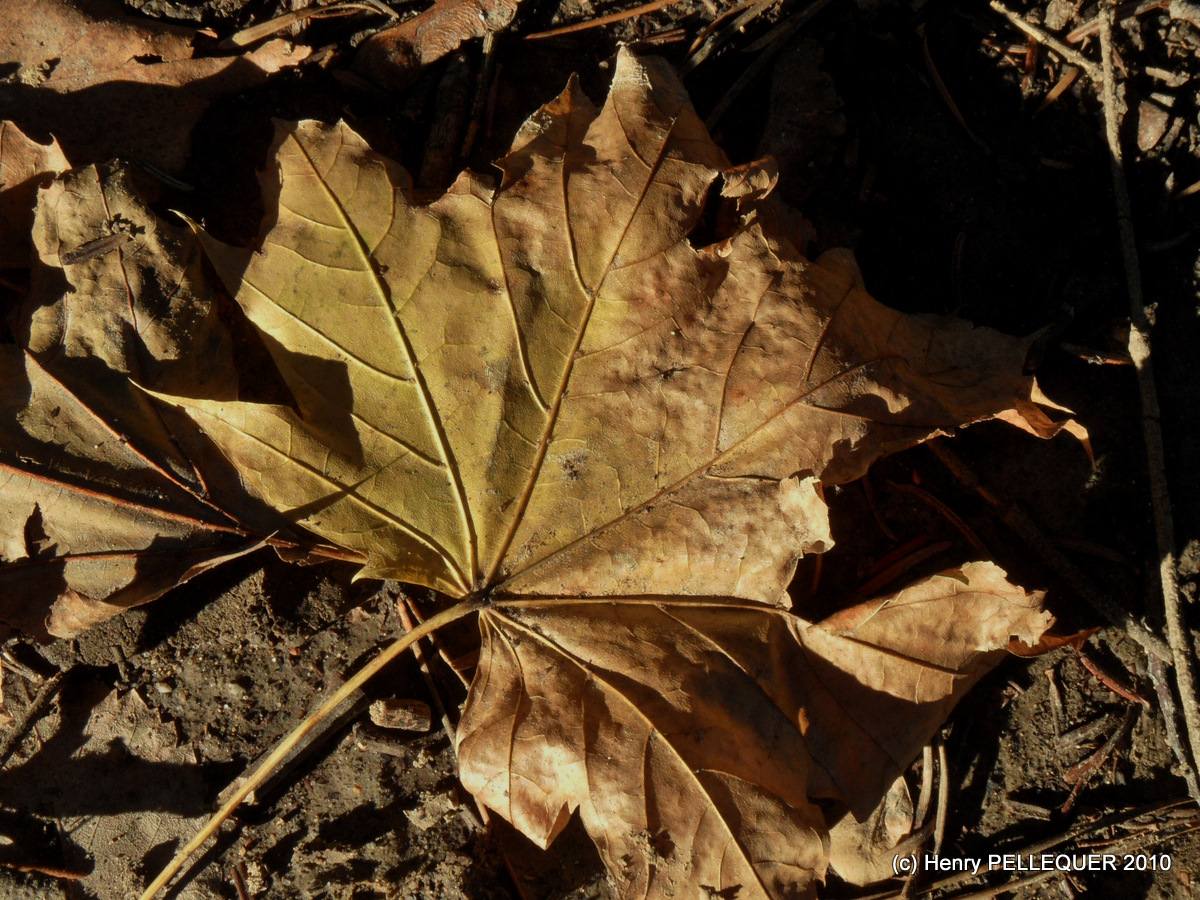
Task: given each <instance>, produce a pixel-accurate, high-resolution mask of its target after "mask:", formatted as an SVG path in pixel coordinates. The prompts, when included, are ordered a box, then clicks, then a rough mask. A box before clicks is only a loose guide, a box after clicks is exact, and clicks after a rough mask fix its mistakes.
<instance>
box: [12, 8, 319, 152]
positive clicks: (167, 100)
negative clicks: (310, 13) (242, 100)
mask: <svg viewBox="0 0 1200 900" xmlns="http://www.w3.org/2000/svg"><path fill="white" fill-rule="evenodd" d="M196 39H197V32H196V31H195V30H194V29H191V28H185V27H182V26H177V25H167V24H163V23H160V22H154V21H150V20H148V19H143V18H139V17H135V16H131V15H128V14H127V13H126V12H125V10H124V7H123V6H122V5H121V4H120V3H117V2H113V0H0V58H2V59H4V60H5V61H6V62H15V63H17V64H18V65H19V66H20V68H19V69H18V70H17V72H16V74H15V76H14V77H13V78H11V79H9V80H8V81H7V82H6V83H5V84H3V85H0V105H2V106H3V107H4V109H5V110H6V114H7V115H8V116H9V117H10V118H12V119H14V120H16V121H19V122H20V123H21V124H22V126H23V127H24V128H25V129H26V130H27V131H35V132H50V133H53V134H54V135H55V137H57V138H58V139H59V141H61V142H62V145H63V147H64V148H65V149H66V151H67V154H68V156H69V157H70V159H71V160H72V162H74V163H75V164H76V165H80V164H82V163H85V162H93V161H103V160H107V159H111V158H113V157H117V156H120V157H130V156H134V157H138V158H140V159H143V160H145V161H146V162H149V163H151V164H153V165H155V166H158V167H159V168H161V169H166V170H168V171H177V170H178V169H180V168H182V167H183V164H184V162H185V161H186V159H187V155H188V144H189V136H190V134H191V130H192V126H193V125H194V124H195V122H196V120H197V119H198V118H199V117H200V114H201V113H202V112H203V111H204V109H205V108H206V107H207V106H208V104H209V102H210V101H211V100H213V99H214V98H216V97H218V96H221V95H222V94H227V93H231V92H233V91H241V90H246V89H248V88H251V87H253V86H255V85H257V84H261V83H262V82H263V81H264V80H265V79H266V77H267V75H269V74H271V73H273V72H276V71H278V70H279V69H281V68H283V67H285V66H292V65H296V64H297V63H299V62H300V61H301V60H303V59H304V58H305V57H306V56H307V55H308V53H307V51H306V50H303V49H293V48H291V47H290V46H289V45H288V44H287V43H286V42H284V41H282V40H274V41H270V42H268V43H266V44H264V45H263V46H262V47H259V48H258V49H256V50H254V51H253V52H251V53H247V54H245V55H243V56H220V57H203V56H197V54H196V51H195V49H194V46H193V45H194V43H195V41H196Z"/></svg>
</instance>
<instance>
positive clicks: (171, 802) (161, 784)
mask: <svg viewBox="0 0 1200 900" xmlns="http://www.w3.org/2000/svg"><path fill="white" fill-rule="evenodd" d="M108 691H109V688H108V687H107V685H105V684H104V683H103V682H102V681H99V680H97V679H95V678H94V677H93V673H89V672H88V671H86V669H85V667H77V668H76V669H75V670H74V672H73V673H72V676H71V678H70V679H68V680H67V681H66V682H64V685H63V688H62V690H61V691H60V694H59V700H60V709H61V711H62V724H61V726H60V727H59V729H58V730H57V731H56V732H55V733H54V735H53V736H51V737H50V739H49V740H47V741H46V742H45V743H44V744H43V745H42V747H41V749H40V750H39V751H38V752H37V754H36V755H34V756H33V757H32V758H31V759H30V760H28V761H27V762H24V763H22V764H20V765H15V766H10V767H8V768H7V769H5V770H4V771H3V772H0V793H2V794H3V796H4V798H5V804H6V805H10V806H12V807H14V808H17V809H21V810H25V811H29V812H33V813H38V814H42V815H46V816H56V817H71V816H96V815H114V814H117V813H126V812H151V811H167V812H174V813H178V814H180V815H185V816H197V815H202V814H205V813H207V812H208V807H207V805H206V804H205V803H204V792H203V779H202V776H201V772H200V769H199V767H198V766H196V765H194V764H182V763H171V762H160V761H157V760H154V759H147V758H143V757H139V756H137V755H135V754H134V753H133V752H132V751H131V749H130V748H129V746H128V745H127V744H126V740H127V737H126V736H123V735H121V734H118V733H114V734H113V736H112V737H111V738H110V739H108V741H107V745H106V749H105V751H104V752H103V753H101V754H95V753H88V754H87V755H86V756H82V757H80V756H78V751H79V749H80V748H81V747H83V746H84V744H85V743H86V742H87V741H88V740H89V735H88V734H87V732H86V730H85V726H86V725H87V722H88V717H89V715H90V714H91V712H92V710H93V708H94V707H95V705H96V703H98V702H99V701H100V700H101V699H103V697H104V696H105V695H107V693H108ZM107 724H108V726H109V727H111V726H112V725H114V724H115V723H107ZM167 749H173V748H167Z"/></svg>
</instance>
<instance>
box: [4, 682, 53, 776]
mask: <svg viewBox="0 0 1200 900" xmlns="http://www.w3.org/2000/svg"><path fill="white" fill-rule="evenodd" d="M62 680H63V673H62V672H57V673H55V674H54V675H52V676H50V677H49V678H47V679H46V681H45V683H43V684H42V686H41V688H40V689H39V690H38V692H37V693H36V694H35V695H34V697H33V700H31V701H30V703H29V705H28V706H27V707H25V709H24V710H22V712H21V717H20V719H19V720H17V721H15V722H13V723H12V725H10V726H9V730H8V733H7V734H5V735H4V737H3V738H0V769H3V768H4V766H5V765H7V764H8V758H9V757H10V756H12V754H13V751H14V750H16V749H17V747H19V746H20V745H21V741H23V740H24V739H25V735H27V734H28V733H29V729H30V728H32V727H33V726H34V725H35V724H36V723H37V720H38V718H39V717H40V716H41V715H42V712H43V711H44V710H45V708H46V707H47V706H48V705H49V703H50V701H51V700H53V699H54V695H55V694H57V693H58V687H59V685H60V684H62Z"/></svg>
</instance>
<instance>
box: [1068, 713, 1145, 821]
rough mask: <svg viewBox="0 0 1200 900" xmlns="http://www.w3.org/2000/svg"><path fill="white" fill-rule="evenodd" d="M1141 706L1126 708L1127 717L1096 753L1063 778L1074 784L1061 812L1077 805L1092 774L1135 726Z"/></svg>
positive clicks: (1071, 769)
mask: <svg viewBox="0 0 1200 900" xmlns="http://www.w3.org/2000/svg"><path fill="white" fill-rule="evenodd" d="M1138 712H1139V708H1138V707H1137V706H1130V707H1129V708H1128V709H1126V710H1125V717H1124V718H1123V719H1122V720H1121V724H1120V726H1118V727H1117V730H1116V731H1114V732H1113V733H1112V734H1111V735H1110V736H1109V738H1108V740H1107V741H1105V742H1104V744H1103V746H1101V747H1100V749H1099V750H1097V751H1096V752H1095V753H1093V754H1092V755H1091V756H1089V757H1088V758H1087V759H1085V760H1084V761H1083V762H1081V763H1079V764H1078V765H1076V766H1073V767H1071V768H1070V769H1069V770H1068V771H1067V772H1066V773H1065V774H1064V775H1063V778H1064V780H1066V781H1067V782H1068V783H1069V784H1072V787H1071V793H1070V794H1069V795H1068V796H1067V801H1066V802H1065V803H1064V804H1063V805H1062V807H1061V808H1060V809H1059V812H1061V813H1063V814H1066V813H1068V812H1070V811H1071V807H1072V806H1074V805H1075V800H1076V798H1077V797H1078V796H1079V792H1080V791H1082V790H1083V789H1084V787H1086V786H1087V783H1088V782H1089V781H1090V780H1091V778H1092V776H1093V775H1095V774H1096V772H1097V771H1098V770H1099V769H1100V767H1101V766H1102V765H1104V762H1105V760H1107V759H1108V758H1109V756H1111V755H1112V753H1113V751H1114V750H1116V749H1117V743H1118V742H1119V741H1120V740H1121V739H1122V738H1123V737H1125V735H1126V734H1127V733H1128V732H1129V729H1130V728H1132V727H1133V723H1134V722H1135V721H1137V716H1138Z"/></svg>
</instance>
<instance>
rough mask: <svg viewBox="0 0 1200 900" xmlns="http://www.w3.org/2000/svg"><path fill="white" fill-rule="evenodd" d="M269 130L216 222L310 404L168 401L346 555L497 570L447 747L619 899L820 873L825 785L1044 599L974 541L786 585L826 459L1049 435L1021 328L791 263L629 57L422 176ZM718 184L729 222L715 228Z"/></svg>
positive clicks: (764, 178) (393, 565)
mask: <svg viewBox="0 0 1200 900" xmlns="http://www.w3.org/2000/svg"><path fill="white" fill-rule="evenodd" d="M273 159H274V162H273V165H272V166H271V167H270V168H269V169H268V171H267V172H266V173H264V175H263V177H262V185H263V192H264V199H265V205H266V208H267V210H268V215H267V220H266V221H265V222H264V226H263V231H262V235H261V250H257V251H254V252H251V251H248V250H243V249H239V248H233V247H228V246H225V245H222V244H219V243H217V242H215V241H213V240H211V239H209V238H207V237H204V241H205V247H206V249H207V251H208V253H209V255H210V257H211V258H212V260H213V262H214V264H215V266H216V268H217V270H218V272H219V273H220V275H221V277H222V279H223V280H224V281H225V283H226V285H227V286H228V287H229V289H230V291H231V292H235V293H236V295H237V300H238V302H239V303H240V305H241V306H242V308H243V309H244V310H245V312H246V314H247V316H248V317H249V319H250V320H251V321H252V322H253V323H254V324H255V326H256V327H257V328H258V330H259V332H260V334H261V335H262V338H263V341H264V343H265V345H266V346H267V348H268V350H269V351H270V353H271V354H272V356H273V357H274V359H275V362H276V365H277V366H278V369H279V371H280V373H281V374H282V376H283V378H284V379H285V381H286V382H287V384H288V386H289V388H290V389H291V392H292V394H293V396H294V398H295V401H296V404H295V407H285V406H278V405H269V404H262V403H250V402H244V401H237V402H226V401H214V400H209V399H205V398H203V397H197V396H195V395H193V396H191V397H190V398H180V397H169V396H167V395H166V394H162V395H160V396H164V398H165V399H169V400H171V402H174V403H176V404H178V405H179V406H181V407H183V408H185V409H186V410H187V411H188V413H189V414H190V415H191V416H192V417H193V418H194V419H195V421H196V422H197V423H198V424H199V425H200V426H201V427H202V428H203V430H204V431H205V433H206V434H207V435H208V436H209V437H210V438H211V439H212V440H213V441H214V442H216V443H217V444H218V445H219V446H221V448H222V450H223V451H224V453H225V454H226V455H227V457H228V459H229V460H230V462H231V463H232V464H233V465H234V466H235V467H236V468H237V470H238V471H239V472H240V473H241V476H242V478H243V480H244V482H245V484H246V485H247V486H248V487H249V488H250V489H251V490H253V491H254V492H255V493H256V495H257V496H259V497H261V498H262V499H263V500H264V501H265V502H266V503H268V504H269V505H271V506H273V507H275V508H276V509H279V510H281V511H285V512H286V513H287V515H288V516H289V518H290V519H291V521H292V522H294V523H296V524H298V525H301V526H303V527H305V528H308V529H311V530H312V531H314V532H315V533H317V534H319V535H321V536H322V537H323V538H325V539H326V540H328V541H330V542H331V543H334V544H337V545H339V546H342V547H346V548H349V549H351V550H353V551H354V552H357V553H360V554H362V555H363V556H364V557H366V558H367V560H368V562H367V564H366V566H365V567H364V569H363V571H362V574H364V575H368V576H372V577H390V578H397V579H400V580H403V581H407V582H410V583H414V584H419V585H425V586H427V587H431V588H434V589H436V590H439V591H442V592H444V593H446V594H449V595H450V596H452V597H465V596H469V595H474V596H481V595H482V596H487V597H489V598H490V599H491V601H492V605H491V607H490V608H489V609H488V610H487V611H486V612H484V613H483V614H482V616H481V622H482V628H483V632H484V641H485V649H484V662H483V663H482V664H481V666H480V670H479V674H478V675H477V678H476V681H475V684H474V687H473V688H472V693H471V698H470V701H469V704H468V709H467V711H466V712H465V714H464V721H463V728H462V731H461V732H460V746H459V749H460V753H461V759H462V775H463V778H464V780H465V781H466V783H467V785H468V786H469V787H470V788H471V789H472V790H473V791H475V792H476V793H477V794H478V795H479V796H480V797H481V798H482V799H483V801H484V802H485V803H487V804H488V805H489V806H492V807H493V808H495V809H497V810H498V811H499V812H501V814H503V815H505V816H506V817H507V818H509V819H510V820H512V821H514V822H515V823H516V824H517V825H518V827H520V828H521V829H522V830H523V831H525V832H526V833H527V834H529V835H530V836H531V837H533V838H534V839H535V840H538V841H540V842H542V843H545V842H547V841H549V840H551V839H552V838H553V837H554V835H555V834H557V833H558V831H559V830H560V829H561V827H562V825H563V824H564V822H565V820H566V818H567V816H568V815H569V814H570V811H571V810H572V809H574V808H576V807H578V808H579V809H580V810H581V814H582V815H583V817H584V820H585V822H586V823H587V824H588V827H589V829H590V831H591V833H592V836H593V838H594V839H595V840H596V842H597V843H598V844H599V845H600V847H601V848H602V852H603V853H604V855H605V857H606V861H607V862H608V864H609V867H610V870H611V871H612V872H613V874H614V877H615V878H616V879H617V880H618V881H619V882H620V883H621V884H622V885H623V896H627V897H634V896H637V897H660V896H669V895H670V891H672V890H676V891H679V892H680V893H679V894H678V895H679V896H703V893H702V890H703V889H707V888H712V889H714V890H725V889H726V888H729V889H733V888H734V887H735V886H737V885H741V886H742V889H744V890H745V891H747V892H748V893H745V894H739V897H743V896H744V897H751V896H755V897H790V896H807V895H809V894H810V893H811V889H812V884H813V882H814V879H817V878H820V877H821V875H822V873H823V872H824V870H825V867H826V864H827V856H828V849H827V846H826V841H827V836H826V831H825V823H824V819H823V817H822V815H821V813H820V811H819V810H818V809H817V807H816V806H815V805H813V802H812V798H831V799H836V800H839V801H840V802H843V803H845V804H847V805H848V806H849V807H850V809H851V810H852V811H853V812H854V814H855V816H856V817H858V818H866V817H867V816H869V815H870V814H871V813H872V811H873V810H874V808H875V805H876V804H877V803H878V801H879V800H880V798H881V797H883V796H884V794H885V792H886V791H887V790H888V788H889V787H890V786H892V785H893V784H894V783H895V780H896V778H897V777H898V775H899V773H900V771H901V770H902V769H903V768H904V766H906V765H907V763H908V762H909V761H910V760H911V757H912V755H913V754H914V753H916V752H917V750H918V749H919V748H920V746H921V744H922V743H923V742H924V741H925V740H926V739H927V738H928V737H929V734H930V733H931V732H932V730H933V729H934V728H935V727H936V726H937V724H938V723H940V722H941V721H942V719H943V718H944V716H945V715H946V713H947V712H948V711H949V709H950V708H951V707H952V705H953V704H954V702H956V701H957V699H958V698H959V697H961V695H962V692H963V691H964V690H965V689H966V687H967V686H968V685H969V684H970V683H972V682H973V681H974V680H975V679H976V678H978V676H979V675H980V674H981V673H982V672H983V671H985V670H986V668H987V667H988V666H989V665H991V664H993V663H994V662H995V660H996V659H997V658H998V655H1000V654H1002V653H1003V648H1004V647H1006V646H1007V645H1008V644H1009V641H1010V639H1011V638H1012V636H1019V637H1021V639H1024V640H1037V638H1038V637H1039V636H1040V634H1041V632H1042V631H1044V629H1045V624H1046V622H1045V616H1044V614H1042V613H1041V612H1040V610H1039V607H1038V603H1037V598H1035V597H1030V596H1028V595H1026V594H1024V592H1022V591H1020V590H1019V589H1017V588H1014V587H1012V586H1011V585H1009V584H1008V583H1007V582H1006V581H1005V580H1004V579H1003V573H1001V572H999V570H997V569H995V567H992V566H988V565H986V564H977V565H974V566H968V567H965V568H964V569H963V570H962V572H960V573H950V574H947V575H944V576H939V577H938V578H936V579H932V580H930V581H928V582H925V583H923V584H922V585H918V586H916V587H914V588H912V589H911V590H910V591H908V592H904V593H902V594H901V595H900V596H899V597H897V598H894V599H892V600H890V601H887V602H884V603H882V604H879V603H875V604H871V605H864V606H860V607H855V608H854V609H852V610H849V611H847V612H845V613H843V614H841V615H840V616H838V617H836V618H835V619H833V620H830V621H828V622H825V623H821V624H820V625H816V626H813V625H809V624H808V623H805V622H803V621H802V620H799V619H797V618H795V617H793V616H791V615H790V614H788V613H787V612H785V611H784V610H783V609H782V608H781V606H782V605H785V604H786V594H785V590H784V589H785V587H786V586H787V583H788V581H789V579H790V578H791V576H792V573H793V571H794V569H795V565H796V562H797V560H798V559H799V557H800V556H801V555H802V554H803V553H806V552H810V551H819V550H822V549H824V548H826V547H828V546H829V545H830V543H831V538H830V535H829V532H828V521H827V516H826V510H825V506H824V503H823V501H822V500H821V498H820V493H819V488H820V486H821V485H823V484H824V485H828V484H836V483H841V482H846V481H849V480H852V479H854V478H857V477H859V476H860V475H861V474H862V473H863V472H864V471H865V469H866V468H867V466H868V465H870V463H871V462H872V461H873V460H875V459H877V458H879V457H880V456H882V455H884V454H886V453H890V452H893V451H895V450H899V449H902V448H904V447H908V446H912V445H913V444H915V443H918V442H920V441H923V440H926V439H928V438H929V437H931V436H934V435H937V434H941V433H945V432H948V431H950V430H953V429H955V428H957V427H960V426H962V425H965V424H970V423H973V422H978V421H982V420H985V419H988V418H1002V419H1005V420H1007V421H1010V422H1012V423H1013V424H1016V425H1018V426H1020V427H1022V428H1025V429H1027V430H1029V431H1032V432H1034V433H1036V434H1041V435H1043V436H1049V435H1051V434H1053V433H1055V432H1056V431H1057V430H1058V429H1059V427H1060V426H1058V425H1056V424H1055V423H1054V422H1053V421H1051V419H1050V418H1049V417H1048V416H1047V414H1046V413H1045V412H1044V411H1043V410H1042V409H1041V408H1040V407H1039V405H1038V402H1039V401H1041V400H1042V399H1043V398H1042V397H1041V394H1040V392H1039V391H1038V389H1037V386H1036V384H1035V383H1034V381H1033V379H1032V378H1029V377H1027V376H1025V375H1024V374H1023V373H1022V366H1023V363H1024V360H1025V355H1026V351H1027V348H1028V345H1029V342H1028V341H1025V340H1016V339H1012V338H1008V337H1005V336H1003V335H1000V334H997V333H996V332H993V331H990V330H988V329H981V328H974V327H972V326H971V325H970V324H968V323H966V322H963V321H961V320H957V319H953V318H941V317H930V316H905V315H902V314H900V313H897V312H895V311H893V310H890V309H888V308H886V307H884V306H883V305H881V304H880V303H878V302H877V301H875V300H874V299H873V298H871V297H870V296H869V295H868V294H867V293H866V292H865V290H864V289H863V286H862V282H861V276H860V275H859V273H858V271H857V268H856V267H855V266H854V265H853V264H852V261H851V260H850V259H849V258H848V257H847V256H845V255H844V254H842V255H839V254H833V255H830V256H828V257H823V258H822V260H821V261H819V262H818V263H811V262H809V261H807V260H805V259H804V258H803V257H801V256H800V255H799V254H798V253H797V252H796V251H795V249H794V248H793V247H792V246H791V245H790V244H788V243H787V242H786V241H785V240H783V239H781V238H779V237H778V236H777V235H775V234H773V233H772V231H771V227H770V224H769V223H770V222H771V221H772V219H771V218H769V217H762V218H760V216H759V208H760V204H762V203H763V202H764V198H765V197H766V195H767V194H769V192H770V190H771V187H772V186H773V184H774V176H773V173H772V171H771V169H770V167H769V165H764V166H762V167H760V168H761V172H760V171H755V170H754V167H741V168H739V169H737V170H732V169H731V168H730V167H729V165H728V162H727V160H726V159H725V157H724V155H723V154H722V153H721V152H720V151H719V150H718V149H717V148H716V147H715V146H714V145H713V144H712V142H711V140H710V139H709V137H708V134H707V132H706V131H705V129H704V127H703V125H702V124H701V122H700V121H699V120H698V119H697V117H696V116H695V114H694V112H693V111H692V109H691V107H690V104H689V103H688V100H687V97H686V95H685V94H684V92H683V90H682V88H681V86H680V84H679V82H678V80H677V78H676V76H675V75H674V74H673V73H672V71H671V70H670V69H669V68H668V67H667V66H666V64H665V63H662V62H661V61H657V60H654V59H638V58H636V57H635V56H633V55H632V54H630V53H623V54H622V55H621V56H620V58H619V61H618V66H617V70H616V73H615V76H614V81H613V86H612V89H611V92H610V94H609V97H608V100H607V102H606V103H605V105H604V106H603V107H602V108H599V109H597V108H596V107H594V106H593V105H592V104H591V103H590V101H588V99H587V98H586V97H585V96H583V94H582V93H581V92H580V90H579V89H578V86H577V85H576V84H575V83H574V82H572V84H571V85H569V86H568V88H567V90H566V91H565V92H564V93H563V94H562V95H561V96H560V97H559V98H558V99H556V100H555V101H553V102H552V103H550V104H548V105H547V106H546V107H545V108H543V110H541V111H540V112H539V113H537V114H536V115H534V116H533V117H532V118H531V119H530V120H529V122H527V123H526V125H525V126H524V127H523V128H522V130H521V131H520V133H519V134H518V135H517V138H516V140H515V142H514V145H513V148H512V150H511V152H510V153H509V155H508V156H506V157H505V158H504V159H503V160H501V161H500V162H499V163H498V166H499V168H500V169H501V171H502V173H503V174H502V178H501V180H500V183H499V184H495V183H493V182H492V181H491V180H489V179H487V178H485V177H483V176H479V175H475V174H472V173H464V174H463V175H462V176H461V177H460V178H459V180H458V181H457V182H456V183H455V185H454V186H453V187H452V188H451V189H450V190H449V191H448V192H447V194H446V195H445V196H444V197H443V198H441V199H440V200H438V201H437V202H435V203H434V204H432V205H431V206H429V207H418V206H416V205H414V204H413V203H412V202H411V201H410V199H409V186H410V185H409V178H408V176H407V174H406V173H405V172H404V171H403V170H402V169H400V168H399V167H398V166H397V165H396V164H395V163H393V162H391V161H390V160H388V159H385V158H383V157H381V156H379V155H378V154H376V153H374V152H372V151H371V150H370V148H369V147H368V146H367V145H366V144H365V142H364V141H363V140H362V139H361V138H359V137H358V136H357V135H356V134H355V133H354V132H353V131H351V130H350V129H349V128H348V127H347V126H345V125H344V124H339V125H335V126H327V125H323V124H320V123H316V122H304V123H300V124H298V125H280V126H279V128H278V133H277V136H276V142H275V147H274V157H273ZM716 179H725V180H726V181H727V192H728V193H729V194H730V195H731V196H735V197H738V198H739V199H738V201H737V202H738V204H739V205H738V213H739V215H740V218H735V219H733V220H732V221H733V227H732V231H730V232H729V233H727V234H724V235H722V236H720V237H719V238H718V239H717V240H716V241H715V242H714V243H713V244H711V245H709V246H705V247H699V248H697V247H694V246H693V245H692V243H691V242H690V241H689V235H690V234H691V233H692V232H693V230H694V229H695V228H696V226H697V224H698V223H699V222H700V219H701V216H702V213H703V204H704V199H705V196H706V194H707V193H708V190H709V187H710V185H711V184H712V183H713V182H714V181H715V180H716ZM701 738H702V739H701Z"/></svg>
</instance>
